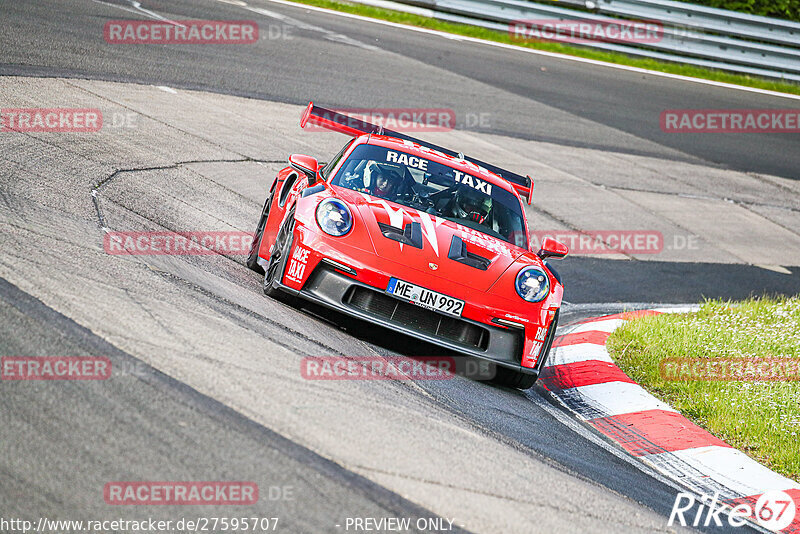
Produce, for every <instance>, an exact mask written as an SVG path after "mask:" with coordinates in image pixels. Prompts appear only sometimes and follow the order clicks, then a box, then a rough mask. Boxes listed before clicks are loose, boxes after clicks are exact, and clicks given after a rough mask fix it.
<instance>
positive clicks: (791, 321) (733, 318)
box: [608, 295, 800, 481]
mask: <svg viewBox="0 0 800 534" xmlns="http://www.w3.org/2000/svg"><path fill="white" fill-rule="evenodd" d="M608 348H609V351H610V352H611V355H612V357H613V358H614V361H615V362H616V363H617V365H619V367H621V368H622V370H623V371H625V372H626V373H627V374H628V376H630V377H631V378H633V379H634V380H635V381H636V382H638V383H639V384H640V385H642V386H643V387H644V388H645V389H647V390H648V391H649V392H650V393H652V394H653V395H655V396H656V397H658V398H660V399H661V400H664V401H666V402H668V403H669V404H670V405H672V406H673V407H674V408H675V409H677V410H679V411H680V412H681V413H683V414H684V415H685V416H687V417H688V418H689V419H691V420H692V421H694V422H695V423H697V424H698V425H700V426H702V427H704V428H706V429H707V430H708V431H709V432H711V433H712V434H714V435H716V436H717V437H719V438H721V439H723V440H725V441H726V442H728V443H729V444H731V445H732V446H734V447H736V448H738V449H740V450H742V451H744V452H746V453H747V454H749V455H750V456H752V457H753V458H755V459H756V460H758V461H759V462H761V463H762V464H764V465H766V466H767V467H769V468H770V469H773V470H774V471H777V472H778V473H781V474H783V475H784V476H787V477H790V478H792V479H794V480H796V481H800V438H798V433H800V382H797V381H760V382H753V381H739V382H734V381H729V382H722V381H666V380H663V379H662V377H661V374H660V370H659V364H660V362H661V361H662V360H663V359H665V358H698V359H712V360H713V359H714V358H729V359H730V358H795V359H800V295H798V296H796V297H792V298H779V299H769V298H763V299H751V300H747V301H744V302H737V303H731V302H724V301H708V302H706V303H705V304H704V305H703V306H702V307H701V309H700V311H699V312H697V313H689V314H663V315H658V316H653V317H644V318H642V319H637V320H633V321H629V322H628V323H627V324H625V325H624V326H622V327H621V328H619V329H617V330H616V331H615V332H614V333H613V334H611V337H609V340H608Z"/></svg>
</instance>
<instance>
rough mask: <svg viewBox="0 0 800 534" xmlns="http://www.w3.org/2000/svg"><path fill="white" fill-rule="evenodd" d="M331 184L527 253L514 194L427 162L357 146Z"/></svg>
mask: <svg viewBox="0 0 800 534" xmlns="http://www.w3.org/2000/svg"><path fill="white" fill-rule="evenodd" d="M331 184H332V185H337V186H339V187H345V188H347V189H352V190H354V191H361V192H363V193H367V194H369V195H372V196H375V197H379V198H383V199H386V200H390V201H392V202H397V203H398V204H402V205H404V206H408V207H410V208H414V209H416V210H419V211H424V212H426V213H430V214H432V215H436V216H438V217H442V218H444V219H447V220H450V221H453V222H457V223H459V224H463V225H464V226H467V227H469V228H473V229H475V230H478V231H480V232H483V233H485V234H489V235H491V236H493V237H496V238H499V239H502V240H503V241H507V242H509V243H513V244H514V245H517V246H518V247H522V248H527V237H526V235H525V219H524V218H523V216H522V208H521V205H520V203H519V199H517V197H516V196H514V194H512V193H510V192H508V191H506V190H505V189H501V188H499V187H495V186H493V185H492V184H491V183H489V182H486V181H485V180H482V179H480V178H476V177H475V176H472V175H470V174H466V173H463V172H461V171H458V170H456V169H453V168H452V167H448V166H447V165H442V164H441V163H436V162H435V161H431V160H429V159H426V158H421V157H418V156H413V155H411V154H406V153H405V152H401V151H399V150H394V149H389V148H384V147H380V146H374V145H359V146H357V147H356V148H355V150H353V152H352V153H351V154H350V156H349V157H348V158H347V160H346V161H345V162H344V165H342V167H341V168H340V169H339V172H337V173H336V176H335V177H334V179H333V180H332V181H331Z"/></svg>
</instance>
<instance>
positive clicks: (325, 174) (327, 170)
mask: <svg viewBox="0 0 800 534" xmlns="http://www.w3.org/2000/svg"><path fill="white" fill-rule="evenodd" d="M353 141H355V138H353V139H351V140H350V141H349V142H348V143H347V144H346V145H344V148H342V149H341V150H340V151H339V153H338V154H336V156H334V157H333V159H332V160H330V162H328V164H327V165H325V167H323V169H322V171H321V172H320V174H322V179H323V180H327V179H328V176H329V175H330V173H331V171H332V170H333V169H335V168H336V165H338V163H339V160H340V159H342V156H344V153H345V152H347V149H348V148H350V145H352V144H353Z"/></svg>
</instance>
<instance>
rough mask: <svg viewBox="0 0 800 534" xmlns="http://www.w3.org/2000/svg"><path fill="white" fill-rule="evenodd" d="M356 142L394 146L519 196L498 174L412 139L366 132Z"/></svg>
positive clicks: (386, 146) (387, 146)
mask: <svg viewBox="0 0 800 534" xmlns="http://www.w3.org/2000/svg"><path fill="white" fill-rule="evenodd" d="M356 144H370V145H376V146H382V147H385V148H396V149H398V150H401V151H403V152H406V153H408V154H413V155H415V156H418V157H423V158H425V159H429V160H433V161H435V162H437V163H441V164H444V165H447V166H448V167H453V168H454V169H457V170H460V171H463V172H465V173H467V174H471V175H472V176H475V177H478V178H481V179H482V180H485V181H487V182H489V183H491V184H492V185H496V186H498V187H500V188H501V189H505V190H506V191H509V192H511V193H513V194H514V195H515V196H519V194H518V193H517V192H516V190H515V189H514V187H513V186H512V185H511V184H510V183H508V181H506V180H505V179H503V177H502V176H498V175H497V174H495V173H493V172H491V171H489V170H488V169H485V168H483V167H481V166H479V165H476V164H475V163H472V162H471V161H467V160H465V159H460V158H455V157H453V156H449V155H447V154H444V153H442V152H440V151H438V150H435V149H433V148H430V147H427V146H425V145H421V144H419V143H415V142H413V141H408V140H404V139H398V138H397V137H391V136H388V135H378V134H366V135H362V136H359V137H358V138H357V141H356Z"/></svg>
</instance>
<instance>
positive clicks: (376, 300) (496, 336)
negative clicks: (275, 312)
mask: <svg viewBox="0 0 800 534" xmlns="http://www.w3.org/2000/svg"><path fill="white" fill-rule="evenodd" d="M276 285H277V287H279V288H280V289H282V290H284V291H287V292H289V293H291V294H294V295H296V296H298V297H301V298H303V299H305V300H309V301H311V302H316V303H318V304H321V305H323V306H326V307H328V308H331V309H334V310H337V311H340V312H342V313H345V314H347V315H350V316H352V317H356V318H358V319H363V320H365V321H369V322H370V323H373V324H378V325H380V326H384V327H386V328H389V329H391V330H393V331H395V332H400V333H402V334H405V335H408V336H411V337H414V338H416V339H421V340H423V341H427V342H429V343H433V344H435V345H438V346H440V347H444V348H446V349H448V350H452V351H453V352H455V353H458V354H462V355H465V356H472V357H476V358H480V359H483V360H488V361H491V362H493V363H495V364H497V365H500V366H502V367H506V368H509V369H514V370H515V371H519V372H522V373H526V374H533V375H538V373H539V369H540V366H538V365H537V366H536V368H527V367H523V366H522V365H521V359H522V351H523V348H524V344H525V334H524V331H523V330H522V329H516V328H503V327H495V326H492V325H488V324H484V323H480V322H477V321H472V320H469V319H465V318H463V317H462V318H455V317H449V316H446V315H444V314H441V313H438V312H435V311H431V310H427V309H425V308H422V307H419V306H415V305H413V304H410V303H406V302H404V301H402V300H400V299H397V298H395V297H392V296H389V295H388V294H386V293H385V292H383V291H380V290H379V289H376V288H374V287H372V286H369V285H367V284H364V283H361V282H359V281H357V280H355V279H353V278H351V277H349V276H346V275H344V274H341V273H339V272H337V271H336V270H335V269H334V268H333V267H331V266H329V265H327V264H325V263H319V264H318V265H317V267H316V268H315V269H314V271H313V272H312V273H311V275H310V276H309V277H308V280H307V281H306V282H305V284H304V285H303V288H302V289H301V290H297V289H293V288H290V287H288V286H286V285H284V284H282V283H278V282H276Z"/></svg>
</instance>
